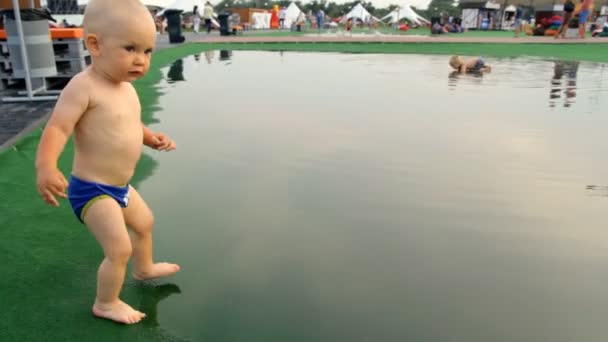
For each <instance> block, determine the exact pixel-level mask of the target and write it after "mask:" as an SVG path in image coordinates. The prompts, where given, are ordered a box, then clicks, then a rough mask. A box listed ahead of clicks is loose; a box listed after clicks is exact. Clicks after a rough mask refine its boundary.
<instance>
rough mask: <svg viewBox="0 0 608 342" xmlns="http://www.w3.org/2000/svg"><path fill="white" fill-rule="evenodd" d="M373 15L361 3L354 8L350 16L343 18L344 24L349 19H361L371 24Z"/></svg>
mask: <svg viewBox="0 0 608 342" xmlns="http://www.w3.org/2000/svg"><path fill="white" fill-rule="evenodd" d="M372 18H373V17H372V15H371V14H370V13H369V12H368V11H367V10H366V9H365V7H363V5H361V3H357V4H356V5H355V7H353V8H352V9H351V10H350V12H348V14H346V15H345V16H344V17H342V22H343V23H344V22H346V21H347V20H348V19H359V20H361V21H363V22H365V23H366V22H369V21H370V20H371V19H372Z"/></svg>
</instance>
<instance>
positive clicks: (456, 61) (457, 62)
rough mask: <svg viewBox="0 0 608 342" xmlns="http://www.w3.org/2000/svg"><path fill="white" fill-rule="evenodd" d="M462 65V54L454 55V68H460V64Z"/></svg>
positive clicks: (452, 64)
mask: <svg viewBox="0 0 608 342" xmlns="http://www.w3.org/2000/svg"><path fill="white" fill-rule="evenodd" d="M461 65H462V61H461V60H460V56H456V55H454V56H452V57H450V66H451V67H452V68H454V69H458V68H460V66H461Z"/></svg>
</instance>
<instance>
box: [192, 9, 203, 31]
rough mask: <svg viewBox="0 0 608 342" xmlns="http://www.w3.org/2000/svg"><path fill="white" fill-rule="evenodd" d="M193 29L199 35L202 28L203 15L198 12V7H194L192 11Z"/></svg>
mask: <svg viewBox="0 0 608 342" xmlns="http://www.w3.org/2000/svg"><path fill="white" fill-rule="evenodd" d="M192 25H193V26H192V29H193V31H194V33H196V34H198V31H199V30H200V28H201V14H200V13H199V11H198V6H196V5H195V6H194V9H193V10H192Z"/></svg>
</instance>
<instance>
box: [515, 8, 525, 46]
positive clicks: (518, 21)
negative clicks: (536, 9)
mask: <svg viewBox="0 0 608 342" xmlns="http://www.w3.org/2000/svg"><path fill="white" fill-rule="evenodd" d="M523 18H524V9H523V8H522V7H521V6H520V4H519V3H516V4H515V22H514V23H513V25H514V26H515V38H518V37H519V32H520V31H521V25H522V20H523Z"/></svg>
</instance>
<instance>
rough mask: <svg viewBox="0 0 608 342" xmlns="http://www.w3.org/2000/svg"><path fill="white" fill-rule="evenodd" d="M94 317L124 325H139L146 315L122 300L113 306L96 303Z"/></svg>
mask: <svg viewBox="0 0 608 342" xmlns="http://www.w3.org/2000/svg"><path fill="white" fill-rule="evenodd" d="M93 315H95V316H97V317H101V318H105V319H109V320H112V321H115V322H118V323H124V324H133V323H137V322H139V321H141V320H142V319H143V318H144V317H146V314H145V313H143V312H139V311H137V310H135V309H133V308H132V307H130V306H129V304H127V303H125V302H123V301H121V300H119V301H117V302H116V303H115V304H112V305H102V304H97V303H95V305H93Z"/></svg>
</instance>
